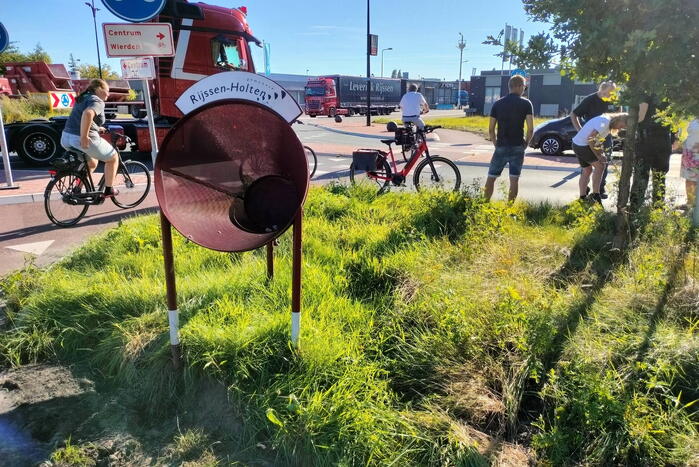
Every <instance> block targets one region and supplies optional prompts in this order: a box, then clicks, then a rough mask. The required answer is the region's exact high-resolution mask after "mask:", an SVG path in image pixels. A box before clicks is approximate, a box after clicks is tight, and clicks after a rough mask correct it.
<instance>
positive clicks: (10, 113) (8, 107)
mask: <svg viewBox="0 0 699 467" xmlns="http://www.w3.org/2000/svg"><path fill="white" fill-rule="evenodd" d="M0 106H2V116H3V121H4V122H5V123H16V122H26V121H29V120H32V119H34V118H48V117H52V116H54V115H67V114H68V113H69V111H61V110H58V111H56V110H52V109H51V103H50V101H49V98H48V95H47V94H31V95H29V96H26V97H22V98H19V99H10V98H9V97H6V96H0Z"/></svg>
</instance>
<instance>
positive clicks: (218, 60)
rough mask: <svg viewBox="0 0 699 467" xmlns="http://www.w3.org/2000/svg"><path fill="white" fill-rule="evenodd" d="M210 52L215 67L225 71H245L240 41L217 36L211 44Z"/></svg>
mask: <svg viewBox="0 0 699 467" xmlns="http://www.w3.org/2000/svg"><path fill="white" fill-rule="evenodd" d="M212 52H213V58H214V63H215V64H216V66H217V67H220V68H225V69H227V70H244V69H246V66H247V64H246V62H245V59H244V58H243V52H242V47H241V42H240V40H238V39H233V38H228V37H225V36H218V37H216V39H214V40H213V42H212Z"/></svg>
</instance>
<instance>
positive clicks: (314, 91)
mask: <svg viewBox="0 0 699 467" xmlns="http://www.w3.org/2000/svg"><path fill="white" fill-rule="evenodd" d="M306 95H307V96H324V95H325V88H324V87H312V88H311V87H308V88H306Z"/></svg>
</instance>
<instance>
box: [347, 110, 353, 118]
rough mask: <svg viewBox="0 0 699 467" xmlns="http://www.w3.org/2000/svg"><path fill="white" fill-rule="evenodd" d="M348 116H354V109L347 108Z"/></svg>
mask: <svg viewBox="0 0 699 467" xmlns="http://www.w3.org/2000/svg"><path fill="white" fill-rule="evenodd" d="M347 116H348V117H354V109H348V110H347Z"/></svg>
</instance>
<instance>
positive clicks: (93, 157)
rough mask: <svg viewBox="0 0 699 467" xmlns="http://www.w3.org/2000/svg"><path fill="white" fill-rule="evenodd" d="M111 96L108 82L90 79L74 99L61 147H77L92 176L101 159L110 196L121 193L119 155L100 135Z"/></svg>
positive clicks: (106, 190)
mask: <svg viewBox="0 0 699 467" xmlns="http://www.w3.org/2000/svg"><path fill="white" fill-rule="evenodd" d="M107 97H109V85H108V84H107V82H106V81H104V80H102V79H93V80H92V81H90V84H89V85H88V87H87V89H86V90H85V91H84V92H83V93H82V94H80V95H79V96H78V98H77V99H76V100H75V107H73V110H71V112H70V116H69V117H68V120H67V121H66V126H65V127H64V128H63V133H62V134H61V146H63V147H64V148H66V149H69V150H70V149H77V150H78V151H80V152H82V153H84V154H86V155H87V156H88V157H87V166H88V168H89V169H90V176H92V172H94V171H95V169H96V168H97V164H98V161H103V162H104V194H103V196H104V197H105V198H106V197H110V196H116V195H118V194H119V191H118V190H114V189H113V188H112V185H113V184H114V178H115V177H116V173H117V168H118V167H119V155H118V154H117V152H116V149H114V147H112V145H111V144H109V143H108V142H106V141H105V140H103V139H102V138H101V137H100V135H99V134H100V132H103V131H105V129H104V128H102V125H104V122H105V120H106V119H105V116H104V101H105V100H106V99H107Z"/></svg>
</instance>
